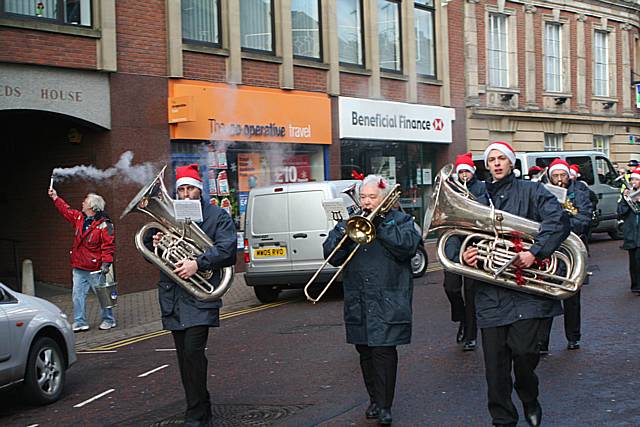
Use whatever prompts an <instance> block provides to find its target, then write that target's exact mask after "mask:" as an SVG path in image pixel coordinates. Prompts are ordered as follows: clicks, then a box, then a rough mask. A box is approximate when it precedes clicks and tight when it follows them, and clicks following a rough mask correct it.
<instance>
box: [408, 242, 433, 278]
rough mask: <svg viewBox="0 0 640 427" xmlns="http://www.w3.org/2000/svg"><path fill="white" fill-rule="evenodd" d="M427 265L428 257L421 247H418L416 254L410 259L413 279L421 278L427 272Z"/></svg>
mask: <svg viewBox="0 0 640 427" xmlns="http://www.w3.org/2000/svg"><path fill="white" fill-rule="evenodd" d="M428 264H429V257H428V256H427V251H425V250H424V248H423V247H422V246H418V250H417V251H416V254H415V255H414V256H413V258H411V272H412V273H413V277H422V276H424V273H425V272H426V271H427V265H428Z"/></svg>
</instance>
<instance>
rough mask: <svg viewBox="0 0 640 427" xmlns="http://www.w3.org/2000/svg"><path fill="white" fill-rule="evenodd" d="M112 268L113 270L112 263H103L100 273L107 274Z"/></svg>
mask: <svg viewBox="0 0 640 427" xmlns="http://www.w3.org/2000/svg"><path fill="white" fill-rule="evenodd" d="M110 268H111V263H110V262H103V263H102V266H100V272H101V273H102V274H107V273H108V272H109V269H110Z"/></svg>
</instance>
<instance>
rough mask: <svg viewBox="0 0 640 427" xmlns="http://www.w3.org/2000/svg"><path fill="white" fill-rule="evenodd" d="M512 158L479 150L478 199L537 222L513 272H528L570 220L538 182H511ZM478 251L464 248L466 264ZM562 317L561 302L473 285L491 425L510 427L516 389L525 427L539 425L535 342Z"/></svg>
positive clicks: (496, 150)
mask: <svg viewBox="0 0 640 427" xmlns="http://www.w3.org/2000/svg"><path fill="white" fill-rule="evenodd" d="M515 159H516V155H515V152H514V150H513V148H511V146H510V145H509V144H507V143H505V142H494V143H492V144H490V145H489V146H488V147H487V149H486V150H485V151H484V162H485V165H486V167H487V168H488V169H489V171H490V173H491V178H490V181H488V182H487V183H486V187H487V193H486V196H485V197H484V198H482V199H479V200H478V201H479V202H481V203H483V204H485V205H490V206H494V207H495V208H496V209H500V210H502V211H505V212H508V213H511V214H515V215H518V216H521V217H524V218H528V219H531V220H534V221H537V222H539V223H540V228H539V232H538V234H537V235H536V236H535V242H534V243H533V245H532V246H531V247H530V248H529V249H528V250H526V251H521V252H519V253H518V254H517V255H516V257H515V260H514V262H513V264H512V265H513V267H515V268H529V267H531V266H532V265H533V264H534V262H535V261H536V259H538V260H542V259H545V258H547V257H549V256H550V255H551V254H553V252H554V251H555V250H556V249H557V248H558V247H559V246H560V244H561V243H562V242H563V241H564V239H566V238H567V236H568V235H569V218H568V215H567V213H566V212H565V211H564V210H563V209H562V207H561V206H560V203H558V200H557V199H556V198H555V197H554V196H553V195H552V194H551V193H550V192H549V191H548V190H547V189H545V188H544V186H542V184H540V183H537V182H531V181H525V180H520V179H516V176H515V175H514V174H513V167H514V164H515ZM477 255H478V250H477V248H475V247H472V246H470V247H468V248H467V249H466V250H465V251H464V253H463V255H462V258H463V261H464V263H465V264H467V265H469V266H471V267H477V264H478V259H477ZM561 313H562V308H561V306H560V301H558V300H554V299H550V298H544V297H540V296H537V295H531V294H528V293H524V292H519V291H516V290H513V289H509V288H504V287H501V286H495V285H490V284H487V283H484V282H481V281H477V282H476V315H477V319H478V327H479V328H480V329H481V331H482V350H483V353H484V363H485V376H486V379H487V388H488V400H489V402H488V406H489V413H490V414H491V418H492V422H493V424H494V425H496V426H515V425H516V424H517V422H518V411H517V410H516V407H515V406H514V404H513V401H512V400H511V393H512V389H513V385H512V384H513V381H512V374H511V371H512V370H513V372H514V374H515V389H516V392H517V393H518V396H519V397H520V400H521V401H522V403H523V406H524V416H525V419H526V421H527V422H528V423H529V425H532V426H538V425H540V420H541V418H542V408H541V406H540V403H539V401H538V377H537V376H536V373H535V369H536V366H537V365H538V362H539V361H540V353H539V347H538V340H539V337H540V332H541V328H542V327H543V325H544V323H543V319H544V318H547V317H553V316H557V315H559V314H561Z"/></svg>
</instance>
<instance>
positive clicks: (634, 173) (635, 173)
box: [629, 168, 640, 179]
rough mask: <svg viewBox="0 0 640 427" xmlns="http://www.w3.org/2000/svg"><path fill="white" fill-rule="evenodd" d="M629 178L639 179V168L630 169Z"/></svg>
mask: <svg viewBox="0 0 640 427" xmlns="http://www.w3.org/2000/svg"><path fill="white" fill-rule="evenodd" d="M631 178H636V179H640V168H635V169H634V170H632V171H631V175H629V179H631Z"/></svg>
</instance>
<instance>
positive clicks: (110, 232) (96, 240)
mask: <svg viewBox="0 0 640 427" xmlns="http://www.w3.org/2000/svg"><path fill="white" fill-rule="evenodd" d="M49 197H51V199H52V200H53V203H54V205H55V207H56V209H58V212H60V215H62V216H63V217H64V219H66V220H67V221H69V222H70V223H71V224H72V225H73V228H74V238H73V245H72V246H71V251H70V253H71V268H72V269H73V296H72V298H73V317H74V322H73V330H74V331H75V332H78V331H86V330H88V329H89V325H88V323H87V320H86V316H85V305H86V299H87V293H88V292H89V289H92V290H93V291H94V293H95V289H94V287H95V286H96V285H97V284H98V283H99V280H100V276H101V274H107V272H108V271H109V269H110V268H111V264H112V263H113V253H114V252H115V232H114V229H113V224H112V223H111V220H110V219H109V217H108V216H107V215H106V214H105V213H104V207H105V202H104V199H103V198H102V197H100V196H98V195H97V194H93V193H90V194H88V195H87V197H86V198H85V199H84V201H83V202H82V211H79V210H76V209H73V208H71V207H70V206H69V205H68V204H67V202H65V201H64V200H63V199H62V198H61V197H58V193H57V192H56V190H54V189H53V188H50V189H49ZM96 272H100V273H101V274H95V273H96ZM115 326H116V322H115V319H114V317H113V312H112V309H110V308H105V309H102V323H101V324H100V329H103V330H105V329H111V328H113V327H115Z"/></svg>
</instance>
